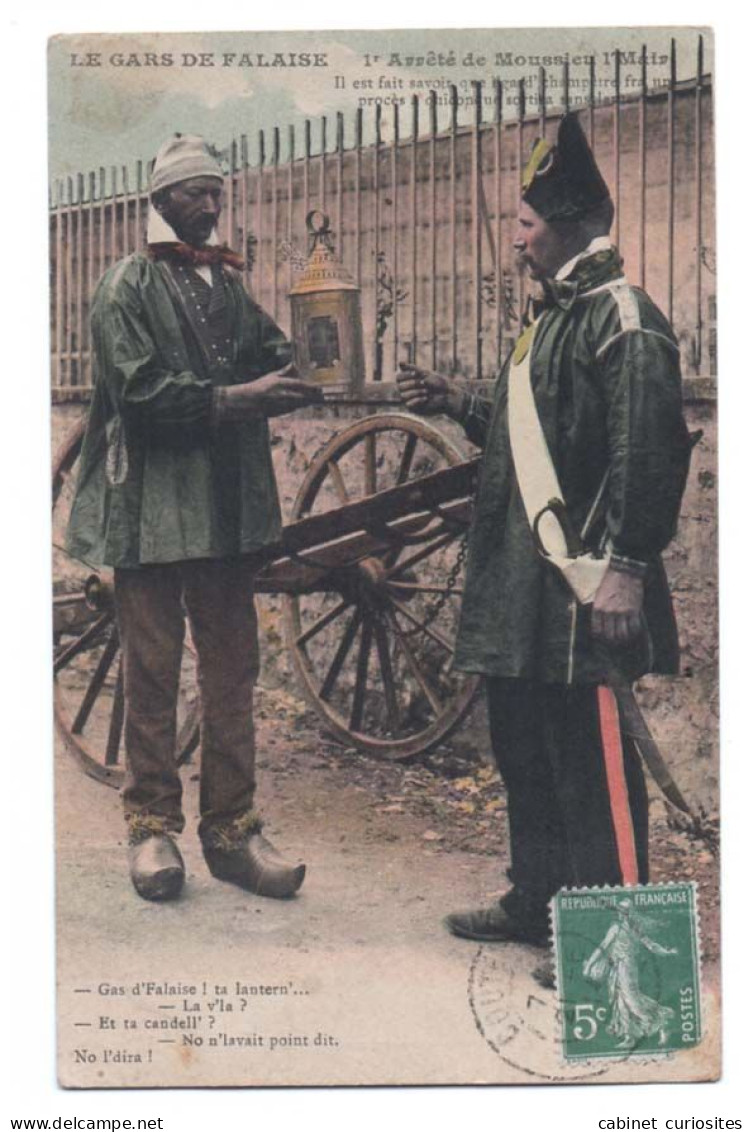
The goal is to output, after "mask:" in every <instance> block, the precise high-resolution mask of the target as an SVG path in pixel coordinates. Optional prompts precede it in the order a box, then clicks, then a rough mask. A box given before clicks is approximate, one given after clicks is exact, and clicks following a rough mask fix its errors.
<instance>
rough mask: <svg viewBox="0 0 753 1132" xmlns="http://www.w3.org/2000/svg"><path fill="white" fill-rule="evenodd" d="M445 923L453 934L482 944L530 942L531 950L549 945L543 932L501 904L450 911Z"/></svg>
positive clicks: (545, 932)
mask: <svg viewBox="0 0 753 1132" xmlns="http://www.w3.org/2000/svg"><path fill="white" fill-rule="evenodd" d="M444 924H445V927H447V928H449V930H450V931H451V932H452V934H453V935H458V936H460V937H461V938H462V939H476V940H479V941H480V942H481V943H529V944H531V945H532V946H534V947H547V946H548V943H549V940H548V932H547V931H546V929H543V928H541V927H540V926H539V925H537V924H532V923H530V922H527V921H526V920H521V919H518V918H517V917H516V916H513V915H511V913H510V912H508V911H507V909H506V908H503V907H502V906H501V905H500V904H495V905H494V906H493V907H492V908H476V909H473V910H471V911H468V912H453V913H451V914H450V915H449V916H445V919H444Z"/></svg>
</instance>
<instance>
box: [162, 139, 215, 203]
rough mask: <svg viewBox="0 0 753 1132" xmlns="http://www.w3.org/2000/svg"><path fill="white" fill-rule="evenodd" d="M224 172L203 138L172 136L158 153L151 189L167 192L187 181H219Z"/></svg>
mask: <svg viewBox="0 0 753 1132" xmlns="http://www.w3.org/2000/svg"><path fill="white" fill-rule="evenodd" d="M223 176H224V175H223V172H222V169H221V167H220V165H219V162H218V161H217V160H216V158H214V157H212V154H211V153H210V152H209V149H208V148H207V143H206V142H205V141H204V139H203V138H200V137H198V136H196V135H195V134H174V135H173V137H171V138H168V140H167V141H166V142H163V143H162V145H161V146H160V147H159V149H158V151H157V156H156V158H155V161H154V168H153V169H152V189H151V191H152V192H153V193H156V192H157V191H158V190H159V189H166V188H167V187H168V185H177V183H178V182H179V181H187V180H188V179H189V178H190V177H220V178H222V177H223Z"/></svg>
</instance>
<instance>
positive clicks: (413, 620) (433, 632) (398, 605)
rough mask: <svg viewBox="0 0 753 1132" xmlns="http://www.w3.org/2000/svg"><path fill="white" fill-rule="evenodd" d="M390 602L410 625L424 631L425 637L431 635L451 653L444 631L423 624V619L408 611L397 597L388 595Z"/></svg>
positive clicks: (433, 639) (451, 649)
mask: <svg viewBox="0 0 753 1132" xmlns="http://www.w3.org/2000/svg"><path fill="white" fill-rule="evenodd" d="M390 604H391V605H392V606H393V607H394V608H395V609H396V610H397V611H398V613H402V615H403V617H405V618H407V619H408V621H410V622H411V624H412V625H415V626H416V628H417V629H420V631H421V632H422V633H425V634H426V636H427V637H431V639H432V641H436V643H437V644H438V645H439V646H440V648H443V649H444V650H445V652H448V653H450V654H452V652H453V648H452V645H451V644H450V642H449V641H448V640H447V637H445V635H444V633H440V632H439V630H438V629H432V628H431V626H430V625H425V624H424V622H423V621H421V620H420V619H419V618H418V617H416V616H415V615H414V614H413V613H412V612H411V611H410V609H408V608H407V606H405V605H403V603H402V602H401V601H398V600H397V598H394V597H390Z"/></svg>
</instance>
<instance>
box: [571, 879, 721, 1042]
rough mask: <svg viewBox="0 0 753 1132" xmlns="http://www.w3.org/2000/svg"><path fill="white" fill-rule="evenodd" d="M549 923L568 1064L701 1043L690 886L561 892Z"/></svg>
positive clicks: (694, 919)
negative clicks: (550, 925) (552, 933)
mask: <svg viewBox="0 0 753 1132" xmlns="http://www.w3.org/2000/svg"><path fill="white" fill-rule="evenodd" d="M552 919H553V930H554V948H555V959H556V970H557V986H558V993H559V1010H560V1015H561V1026H562V1048H563V1053H564V1056H565V1059H566V1060H567V1061H575V1060H578V1059H584V1058H598V1057H621V1058H624V1057H626V1056H628V1057H630V1056H643V1055H646V1054H657V1053H668V1052H670V1051H674V1050H682V1049H688V1048H690V1047H691V1046H695V1045H697V1044H698V1043H699V1041H700V1039H701V996H700V985H699V949H698V930H697V917H696V890H695V886H694V885H693V884H652V885H642V886H636V887H629V888H587V889H567V890H563V891H562V892H558V893H557V895H556V896H555V897H554V900H553V902H552Z"/></svg>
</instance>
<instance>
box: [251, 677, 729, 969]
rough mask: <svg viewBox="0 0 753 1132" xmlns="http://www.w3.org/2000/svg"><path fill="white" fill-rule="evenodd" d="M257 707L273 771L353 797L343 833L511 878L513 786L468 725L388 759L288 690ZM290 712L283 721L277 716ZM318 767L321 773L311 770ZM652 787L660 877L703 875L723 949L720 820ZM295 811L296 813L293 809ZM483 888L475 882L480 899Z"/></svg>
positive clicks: (707, 927)
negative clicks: (346, 742)
mask: <svg viewBox="0 0 753 1132" xmlns="http://www.w3.org/2000/svg"><path fill="white" fill-rule="evenodd" d="M257 716H258V719H259V727H258V738H259V749H260V752H261V754H260V765H261V766H262V767H263V768H264V769H266V770H267V773H268V774H269V777H270V788H271V792H270V800H271V798H273V797H274V793H275V790H276V787H275V784H274V780H273V775H272V774H270V772H272V771H274V775H280V774H281V775H283V776H290V775H292V776H296V775H297V774H299V773H305V774H306V776H307V781H309V776H311V779H312V780H313V782H314V783H316V785H317V786H318V787H319V788H321V789H322V790H324V791H325V793H327V794H330V793H331V792H332V791H337V792H338V793H339V792H342V791H346V792H347V793H348V795H349V796H352V798H353V802H352V809H353V816H354V818H355V819H356V829H355V830H354V831H352V832H350V831H343V835H342V841H343V843H346V842H347V841H348V840H349V839H350V837H352V836H363V837H365V838H366V839H367V840H368V841H369V842H374V843H377V844H378V843H400V844H403V845H404V849H405V853H406V864H407V862H408V859H409V858H410V857H411V856H412V855H413V854H414V853H415V852H416V846H419V851H420V852H422V853H428V854H437V855H442V854H445V855H449V856H453V855H454V854H456V853H457V852H458V851H461V852H462V853H465V854H469V855H472V856H474V857H484V858H493V859H494V862H495V872H496V875H497V878H498V880H497V883H498V886H499V892H501V891H503V890H504V889H505V888H506V887H507V881H506V879H505V874H506V869H507V867H508V865H509V859H508V856H507V808H506V800H505V792H504V788H503V786H502V783H501V781H500V778H499V775H498V774H497V772H496V770H495V769H494V767H493V765H492V762H491V756H490V754H489V753H488V752H487V751H485V750H471V749H469V747H468V744H467V742H465V741H464V737H463V733H462V730H461V732H460V734H459V735H458V736H457V737H455V738H453V739H451V740H450V741H449V742H448V743H446V744H443V745H441V746H439V747H437V748H435V749H434V750H433V751H431V752H429V753H428V754H424V755H421V756H419V757H418V758H415V759H413V760H411V761H410V762H408V763H405V762H400V763H398V762H387V761H384V760H381V759H377V758H374V757H370V756H368V755H364V754H363V753H362V752H360V751H358V750H356V749H355V748H345V747H343V746H342V745H340V744H339V743H336V742H334V741H331V740H329V739H328V738H327V737H326V735H323V734H322V731H321V729H320V727H319V724H318V720H317V718H316V716H315V715H314V713H313V712H311V711H310V710H308V709H307V708H306V705H305V704H304V703H303V702H302V701H299V700H298V699H297V698H296V697H295V696H291V695H290V694H289V693H287V692H285V691H283V690H281V689H271V690H268V691H264V690H263V689H262V690H261V692H260V695H259V697H258V708H257ZM280 721H284V727H283V728H282V729H280V728H279V727H278V722H280ZM311 772H313V775H312V774H311ZM649 789H650V793H651V803H650V807H651V809H650V812H651V845H650V854H651V858H650V859H651V879H652V882H659V881H684V880H695V881H696V883H697V885H698V889H699V903H700V905H701V910H702V911H701V917H702V922H701V930H702V938H703V945H704V955H705V956H706V958H707V959H709V960H712V959H714V960H715V959H717V958H718V956H719V885H718V877H717V870H718V823H717V821H716V820H715V819H713V818H707V817H706V815H704V820H702V821H701V822H700V824H699V826H698V827H696V828H694V827H693V826H692V825H691V824H690V823H688V822H687V820H686V819H685V818H684V817H683V815H681V814H677V813H676V811H673V810H672V809H671V807H669V806H668V805H666V804H665V803H664V801H663V799H662V798H661V796H660V795H659V794H658V791H657V790H656V788H655V787H654V786H653V783H651V782H650V781H649ZM293 820H295V817H294V815H293ZM482 895H483V894H482V893H476V892H474V891H473V890H472V889H471V890H469V893H468V896H469V899H470V900H471V901H473V900H474V898H476V897H477V896H479V897H481V896H482Z"/></svg>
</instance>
